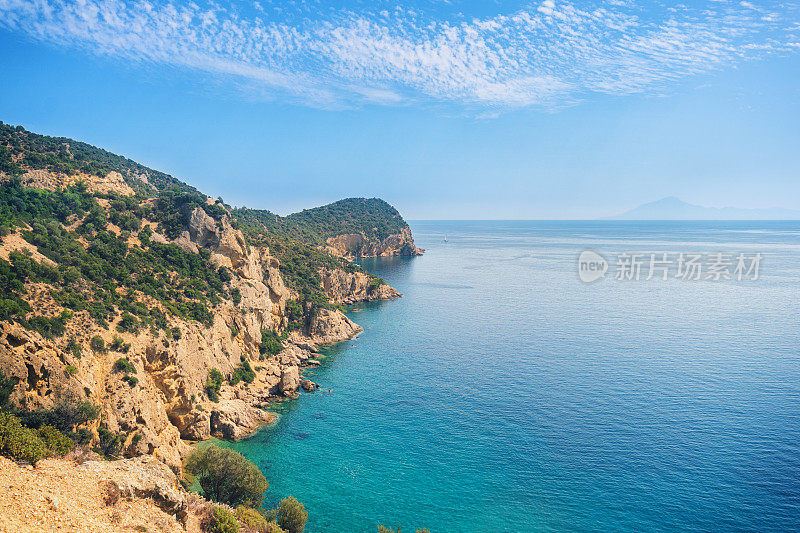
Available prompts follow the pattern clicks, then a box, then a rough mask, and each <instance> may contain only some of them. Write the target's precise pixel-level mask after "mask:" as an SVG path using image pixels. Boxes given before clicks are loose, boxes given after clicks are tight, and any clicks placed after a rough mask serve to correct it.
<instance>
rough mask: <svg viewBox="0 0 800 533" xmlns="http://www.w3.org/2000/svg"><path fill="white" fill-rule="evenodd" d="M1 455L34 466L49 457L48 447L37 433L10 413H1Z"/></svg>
mask: <svg viewBox="0 0 800 533" xmlns="http://www.w3.org/2000/svg"><path fill="white" fill-rule="evenodd" d="M0 454H2V455H6V456H8V457H11V458H12V459H15V460H17V461H27V462H29V463H31V464H32V465H35V464H36V462H37V461H38V460H39V459H41V458H42V457H44V456H45V455H47V447H46V446H45V444H44V442H42V439H40V438H39V436H38V435H37V434H36V432H35V431H33V430H31V429H28V428H26V427H25V426H23V425H22V423H21V422H20V420H19V418H17V417H16V416H14V415H12V414H10V413H0Z"/></svg>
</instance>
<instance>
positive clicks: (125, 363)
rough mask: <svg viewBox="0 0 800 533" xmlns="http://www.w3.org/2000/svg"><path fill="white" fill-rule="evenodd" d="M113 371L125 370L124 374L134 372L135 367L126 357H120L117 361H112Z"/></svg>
mask: <svg viewBox="0 0 800 533" xmlns="http://www.w3.org/2000/svg"><path fill="white" fill-rule="evenodd" d="M114 372H125V373H126V374H135V373H136V367H135V366H133V363H131V362H130V361H129V360H128V358H127V357H120V358H119V359H117V362H116V363H114Z"/></svg>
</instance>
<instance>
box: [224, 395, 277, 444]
mask: <svg viewBox="0 0 800 533" xmlns="http://www.w3.org/2000/svg"><path fill="white" fill-rule="evenodd" d="M274 421H275V415H273V414H272V413H268V412H266V411H262V410H261V409H258V408H256V407H253V406H252V405H248V404H247V403H245V402H244V401H242V400H239V399H233V400H220V402H219V403H218V404H216V405H215V407H214V410H213V411H211V434H212V435H215V436H219V437H222V438H226V439H234V440H238V439H241V438H243V437H247V436H248V435H250V434H252V433H253V432H254V431H255V430H257V429H258V428H260V427H262V426H264V425H266V424H269V423H271V422H274Z"/></svg>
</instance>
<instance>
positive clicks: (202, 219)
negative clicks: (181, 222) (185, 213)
mask: <svg viewBox="0 0 800 533" xmlns="http://www.w3.org/2000/svg"><path fill="white" fill-rule="evenodd" d="M189 238H190V240H191V241H192V242H193V243H195V244H196V245H197V246H199V247H201V248H202V247H206V246H208V245H209V244H216V243H217V242H219V230H218V229H217V222H216V221H215V220H214V219H213V218H211V217H210V216H208V214H206V212H205V210H204V209H203V208H202V207H195V208H194V211H192V213H191V215H190V216H189Z"/></svg>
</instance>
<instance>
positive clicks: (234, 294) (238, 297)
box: [231, 289, 242, 305]
mask: <svg viewBox="0 0 800 533" xmlns="http://www.w3.org/2000/svg"><path fill="white" fill-rule="evenodd" d="M231 301H232V302H233V305H239V304H240V303H241V301H242V293H241V291H239V289H231Z"/></svg>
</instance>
